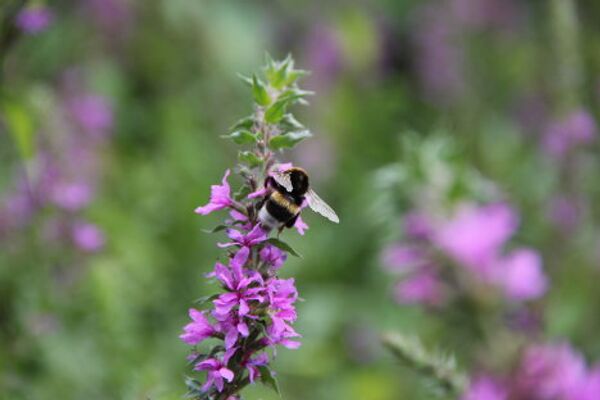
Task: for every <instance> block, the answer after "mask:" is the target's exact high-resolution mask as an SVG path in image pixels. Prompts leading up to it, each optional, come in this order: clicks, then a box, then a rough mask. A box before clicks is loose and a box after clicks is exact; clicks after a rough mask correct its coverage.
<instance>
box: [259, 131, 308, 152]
mask: <svg viewBox="0 0 600 400" xmlns="http://www.w3.org/2000/svg"><path fill="white" fill-rule="evenodd" d="M311 136H312V134H311V133H310V131H307V130H304V131H296V132H288V133H284V134H282V135H278V136H274V137H272V138H271V140H270V141H269V147H271V148H272V149H274V150H279V149H283V148H291V147H294V146H295V145H296V144H298V143H299V142H301V141H302V140H304V139H306V138H309V137H311Z"/></svg>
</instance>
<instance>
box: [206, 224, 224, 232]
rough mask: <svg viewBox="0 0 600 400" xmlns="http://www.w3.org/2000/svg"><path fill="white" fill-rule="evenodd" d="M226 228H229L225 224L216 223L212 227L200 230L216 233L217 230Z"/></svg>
mask: <svg viewBox="0 0 600 400" xmlns="http://www.w3.org/2000/svg"><path fill="white" fill-rule="evenodd" d="M227 228H229V227H228V226H227V225H217V226H215V227H214V228H212V229H202V232H204V233H217V232H221V231H224V230H225V229H227Z"/></svg>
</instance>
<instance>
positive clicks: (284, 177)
mask: <svg viewBox="0 0 600 400" xmlns="http://www.w3.org/2000/svg"><path fill="white" fill-rule="evenodd" d="M271 176H272V177H273V179H275V182H277V183H278V184H280V185H281V186H283V187H284V188H285V190H287V191H288V192H290V193H291V192H292V190H294V187H293V186H292V179H291V178H290V174H287V173H285V172H272V173H271Z"/></svg>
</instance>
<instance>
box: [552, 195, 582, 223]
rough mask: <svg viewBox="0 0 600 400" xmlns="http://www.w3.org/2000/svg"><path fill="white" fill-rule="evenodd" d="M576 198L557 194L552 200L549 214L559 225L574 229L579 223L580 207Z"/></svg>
mask: <svg viewBox="0 0 600 400" xmlns="http://www.w3.org/2000/svg"><path fill="white" fill-rule="evenodd" d="M579 208H580V207H579V204H578V202H577V201H576V200H575V199H572V198H569V197H567V196H557V197H554V198H552V199H551V200H550V209H549V212H548V214H549V215H548V216H549V217H550V219H551V220H552V222H554V223H555V224H556V225H557V226H558V227H560V228H562V229H564V230H565V231H572V230H573V229H574V228H575V227H577V224H578V223H579V218H580V213H581V211H580V209H579Z"/></svg>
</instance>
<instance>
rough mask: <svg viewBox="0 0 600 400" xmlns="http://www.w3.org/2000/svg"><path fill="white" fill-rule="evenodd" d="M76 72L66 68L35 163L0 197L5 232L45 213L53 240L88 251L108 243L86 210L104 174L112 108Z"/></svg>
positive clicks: (0, 225)
mask: <svg viewBox="0 0 600 400" xmlns="http://www.w3.org/2000/svg"><path fill="white" fill-rule="evenodd" d="M75 75H76V74H75V72H74V71H69V72H68V73H67V74H66V79H65V83H64V85H63V86H64V87H63V88H62V89H63V92H64V94H63V95H62V96H60V97H57V98H56V106H55V109H54V110H53V111H52V114H53V115H51V116H43V119H44V121H45V123H44V124H43V126H42V128H41V129H40V132H39V135H38V137H37V150H38V151H37V154H36V156H35V159H34V160H33V161H32V162H31V163H30V164H31V168H29V169H28V170H27V174H23V173H18V174H16V177H15V179H14V184H13V190H12V191H10V192H9V193H7V195H6V196H4V197H3V198H2V199H0V238H2V237H4V236H5V235H8V234H12V235H14V233H15V232H17V231H19V230H22V229H25V228H27V227H28V226H30V225H32V223H33V222H34V221H35V220H36V218H37V217H38V216H40V215H42V214H43V216H44V219H43V224H41V225H42V231H43V234H44V240H45V241H47V242H60V243H62V242H65V243H67V244H68V245H69V246H74V247H75V248H76V249H78V250H80V251H83V252H94V251H98V250H100V249H101V248H102V246H103V244H104V235H103V233H102V231H101V230H100V229H99V228H98V227H97V226H96V225H94V224H93V223H91V222H89V221H88V220H87V219H86V218H85V216H84V214H85V211H86V209H87V208H88V207H89V205H90V204H91V202H92V201H93V198H94V193H95V191H96V188H97V185H98V181H99V178H100V176H99V175H100V169H101V166H102V157H103V153H104V149H105V146H106V143H107V140H108V138H109V135H110V134H111V130H112V125H113V115H112V109H111V106H110V104H109V103H108V101H107V99H106V98H104V97H103V96H100V95H97V94H94V93H90V92H89V91H87V90H86V89H83V88H82V86H83V85H82V84H81V82H80V78H78V77H76V76H75ZM9 118H10V117H9ZM59 126H60V127H61V130H60V132H58V131H57V130H56V127H59ZM13 237H14V236H13Z"/></svg>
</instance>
